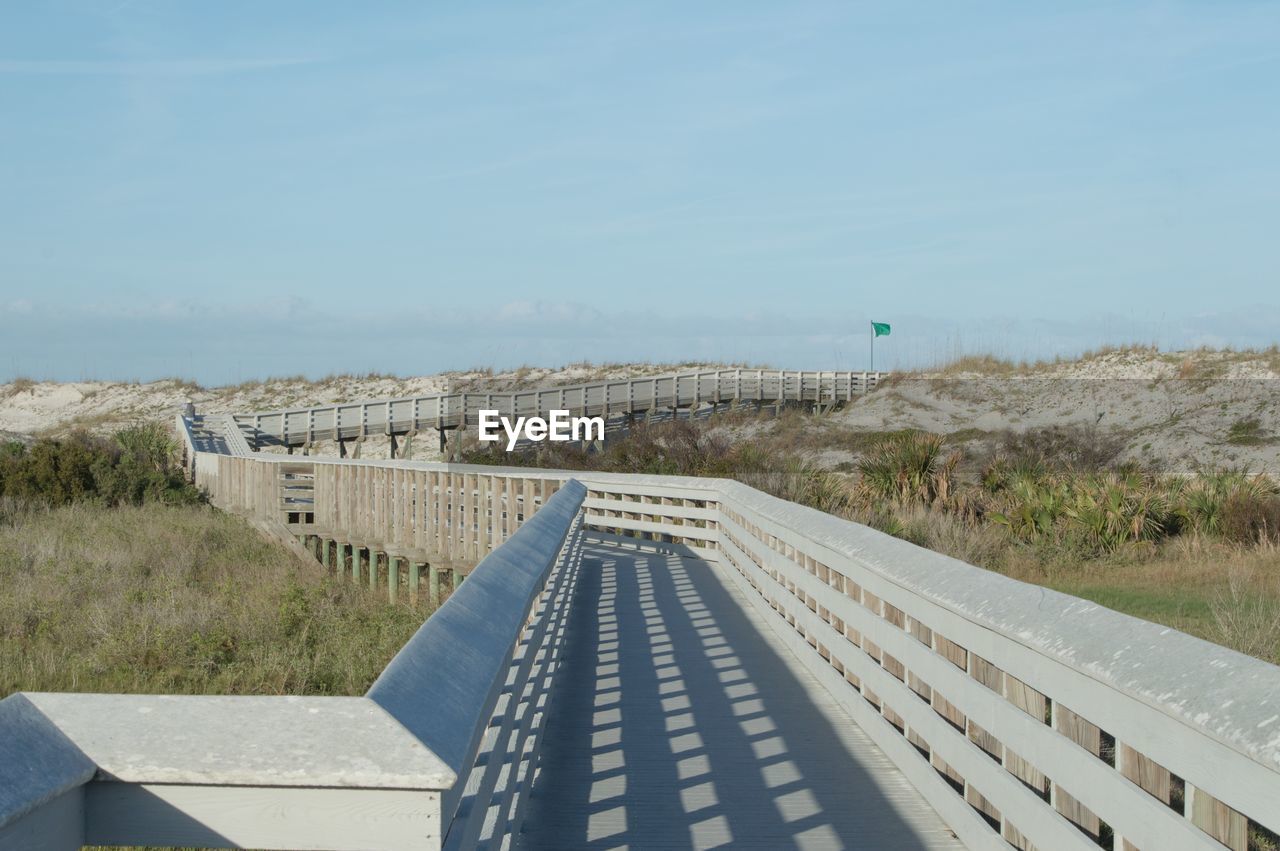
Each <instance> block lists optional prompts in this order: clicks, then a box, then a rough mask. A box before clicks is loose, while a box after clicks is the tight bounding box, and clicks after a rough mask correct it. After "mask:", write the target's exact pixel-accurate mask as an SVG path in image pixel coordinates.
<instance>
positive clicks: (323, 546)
mask: <svg viewBox="0 0 1280 851" xmlns="http://www.w3.org/2000/svg"><path fill="white" fill-rule="evenodd" d="M320 563H321V564H323V565H324V568H325V570H326V571H327V570H328V569H329V539H328V538H321V539H320Z"/></svg>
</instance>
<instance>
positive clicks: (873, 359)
mask: <svg viewBox="0 0 1280 851" xmlns="http://www.w3.org/2000/svg"><path fill="white" fill-rule="evenodd" d="M875 371H876V323H874V322H872V323H871V369H869V370H868V372H875Z"/></svg>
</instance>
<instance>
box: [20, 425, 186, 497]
mask: <svg viewBox="0 0 1280 851" xmlns="http://www.w3.org/2000/svg"><path fill="white" fill-rule="evenodd" d="M0 495H4V496H8V497H11V498H14V499H19V500H26V501H31V502H36V503H41V504H44V505H67V504H69V503H73V502H80V501H97V502H101V503H103V504H105V505H141V504H143V503H145V502H162V503H166V504H191V503H195V502H199V501H200V494H199V492H198V491H197V490H196V489H195V488H194V487H193V486H191V485H190V484H188V483H187V481H186V479H185V477H184V476H183V474H182V471H181V469H180V468H179V466H178V464H177V462H176V458H175V445H174V442H173V440H172V439H171V438H170V437H169V435H168V433H167V432H166V431H165V430H164V428H163V427H162V426H159V425H155V424H150V425H140V426H134V427H131V428H127V429H123V430H122V431H119V432H117V433H116V435H115V439H114V440H104V439H102V438H98V437H93V436H92V435H89V434H87V433H84V432H78V433H75V434H72V435H70V436H68V437H65V438H59V439H52V438H45V439H42V440H38V441H36V442H35V443H34V444H32V445H31V446H30V447H26V446H22V445H21V444H8V445H7V446H6V447H5V448H4V449H3V451H0Z"/></svg>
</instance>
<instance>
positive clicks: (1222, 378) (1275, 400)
mask: <svg viewBox="0 0 1280 851" xmlns="http://www.w3.org/2000/svg"><path fill="white" fill-rule="evenodd" d="M697 366H700V365H698V364H682V365H680V366H679V367H673V366H672V365H670V364H619V365H609V366H590V365H573V366H567V367H562V368H559V369H541V368H539V369H529V368H523V369H520V370H517V371H511V372H505V373H495V374H485V373H479V372H468V373H449V374H441V375H429V376H421V377H416V378H395V377H387V376H365V377H360V376H336V377H332V378H327V379H323V380H321V381H306V380H304V379H298V378H293V379H271V380H267V381H264V382H254V383H247V384H242V385H237V386H234V387H220V388H210V389H205V388H200V387H196V386H194V385H191V384H187V383H183V382H178V381H157V382H151V383H147V384H127V383H112V382H79V383H66V384H62V383H50V382H39V383H34V384H29V383H26V382H21V383H18V384H6V385H0V437H3V436H4V434H3V433H8V434H10V435H12V436H18V437H20V438H29V437H31V436H35V435H41V434H58V433H63V432H66V431H69V430H71V429H73V428H86V429H88V430H90V431H93V432H98V433H110V432H111V431H113V430H114V429H116V428H119V427H120V426H122V425H126V424H128V423H131V422H138V421H148V420H165V421H167V420H168V419H169V418H170V417H172V416H173V413H174V412H175V411H177V410H179V409H180V408H181V407H182V406H183V404H184V403H185V402H187V401H192V402H194V403H195V404H196V407H197V409H198V410H200V411H202V412H208V413H223V412H247V411H255V410H274V409H279V408H283V407H302V406H306V405H321V404H329V403H334V402H343V401H351V400H355V399H378V398H395V397H403V396H413V395H419V394H427V393H434V392H441V391H443V390H446V389H449V388H454V389H460V388H466V389H472V390H479V389H481V388H489V389H493V390H504V389H511V388H514V387H527V386H534V385H538V384H554V383H566V382H575V381H583V380H589V379H595V378H602V377H625V376H629V375H646V374H655V373H663V372H670V371H672V370H673V369H676V368H680V369H685V368H688V369H692V368H696V367H697ZM819 426H820V427H821V428H822V430H823V432H824V434H823V437H822V439H820V440H817V441H812V444H813V445H811V446H810V448H809V449H807V450H806V451H808V452H809V453H810V454H811V455H812V456H813V457H814V458H815V459H816V460H818V461H819V462H820V463H821V464H822V465H823V466H828V467H833V468H834V467H841V466H847V465H849V464H851V463H852V462H853V461H854V460H856V458H857V455H858V451H859V450H858V449H856V448H845V446H844V445H842V440H841V436H842V435H847V436H849V437H850V438H852V437H855V436H857V435H862V436H864V437H865V436H866V435H867V434H869V433H875V432H884V431H893V430H897V429H904V428H918V429H924V430H927V431H931V432H938V433H942V434H947V435H951V436H952V442H953V443H954V444H957V445H963V446H965V448H966V449H967V450H970V452H969V454H971V455H981V454H983V453H984V452H989V451H991V450H994V449H995V448H997V447H998V446H999V444H1000V443H1001V441H1002V440H1003V439H1004V437H1005V435H1007V434H1008V433H1011V432H1012V433H1026V432H1035V431H1038V430H1046V429H1052V428H1064V427H1066V428H1074V429H1077V430H1080V431H1087V432H1088V433H1091V434H1095V435H1097V436H1098V439H1099V440H1104V439H1105V440H1107V441H1109V442H1118V443H1119V444H1120V445H1121V447H1122V449H1121V451H1120V453H1119V456H1118V459H1119V460H1133V461H1140V462H1142V463H1144V464H1146V465H1150V466H1155V467H1159V468H1162V469H1165V470H1168V471H1170V472H1188V471H1191V470H1194V469H1196V468H1197V467H1201V466H1205V465H1210V466H1224V465H1244V466H1248V467H1249V468H1250V469H1253V470H1257V471H1264V470H1265V471H1268V472H1271V473H1273V474H1280V352H1277V351H1275V350H1271V351H1268V352H1257V353H1247V352H1245V353H1242V352H1227V351H1194V352H1155V351H1151V350H1145V349H1134V350H1122V351H1113V352H1106V353H1102V354H1098V355H1093V356H1086V357H1085V358H1083V359H1080V360H1075V361H1063V362H1054V363H1047V364H1035V365H1030V366H1028V365H1013V364H1000V363H991V362H988V363H983V362H981V361H980V360H979V361H973V362H969V361H966V362H961V363H959V364H956V365H953V366H951V367H947V368H943V369H939V370H936V371H933V372H922V373H914V374H903V375H900V376H895V377H893V378H892V379H891V380H889V381H888V382H886V384H885V385H884V386H883V387H881V388H880V389H879V390H877V391H876V392H874V393H872V394H869V395H868V396H866V397H865V398H863V399H860V400H858V401H856V402H855V403H853V404H851V405H849V406H847V407H846V408H845V409H844V410H842V411H839V412H837V413H836V414H835V415H833V416H831V417H829V418H826V422H823V423H815V424H814V428H815V429H816V428H818V427H819ZM774 427H775V426H774V425H773V423H772V422H771V421H767V420H762V421H760V422H756V423H747V424H744V425H742V426H740V427H738V428H735V429H734V430H733V433H734V436H735V437H736V438H738V439H751V438H752V437H755V436H758V435H760V434H761V433H762V432H764V431H768V430H771V429H772V428H774ZM385 442H386V439H385V438H381V439H377V438H373V439H370V440H368V441H366V443H365V445H364V446H362V447H361V452H362V454H364V455H365V456H366V457H386V454H387V447H386V446H385ZM808 443H809V442H806V441H800V444H801V445H807V444H808ZM843 443H847V444H848V445H850V446H857V445H865V441H862V443H861V444H859V441H857V440H853V439H851V440H848V441H843ZM329 449H331V447H317V451H319V452H322V453H327V452H328V451H329ZM334 454H336V452H335V453H334ZM436 454H437V447H436V445H435V443H434V441H432V440H430V439H428V437H426V436H423V437H420V438H419V439H418V440H417V441H416V442H415V443H414V444H413V447H412V455H411V457H414V458H419V459H423V460H430V459H433V458H434V457H436Z"/></svg>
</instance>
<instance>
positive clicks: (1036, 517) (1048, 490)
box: [989, 477, 1070, 541]
mask: <svg viewBox="0 0 1280 851" xmlns="http://www.w3.org/2000/svg"><path fill="white" fill-rule="evenodd" d="M1003 493H1004V500H1003V507H1004V510H1003V511H993V512H991V514H990V515H989V517H990V518H991V520H992V521H993V522H995V523H998V524H1000V525H1002V526H1007V527H1008V528H1009V531H1010V532H1012V533H1013V535H1014V536H1015V537H1017V538H1020V539H1022V540H1024V541H1032V540H1035V539H1036V538H1040V537H1042V536H1044V535H1049V534H1051V533H1053V531H1054V529H1055V527H1056V526H1057V524H1058V521H1059V519H1060V518H1061V517H1063V516H1064V513H1065V511H1066V508H1067V505H1068V503H1069V500H1070V491H1069V489H1068V488H1067V487H1066V485H1064V484H1063V483H1062V482H1059V481H1053V480H1048V481H1040V480H1036V479H1032V478H1029V477H1028V478H1021V479H1017V480H1015V481H1014V482H1013V483H1012V485H1010V486H1009V487H1008V488H1007V489H1006V490H1004V491H1003Z"/></svg>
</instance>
